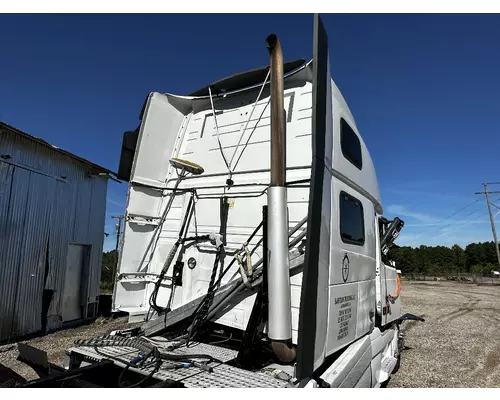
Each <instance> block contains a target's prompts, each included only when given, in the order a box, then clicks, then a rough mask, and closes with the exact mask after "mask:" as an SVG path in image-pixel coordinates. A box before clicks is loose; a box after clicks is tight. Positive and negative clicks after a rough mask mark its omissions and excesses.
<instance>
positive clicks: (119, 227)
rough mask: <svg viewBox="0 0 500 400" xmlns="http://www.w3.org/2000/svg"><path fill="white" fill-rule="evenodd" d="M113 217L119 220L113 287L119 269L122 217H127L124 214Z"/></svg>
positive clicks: (116, 227) (116, 228)
mask: <svg viewBox="0 0 500 400" xmlns="http://www.w3.org/2000/svg"><path fill="white" fill-rule="evenodd" d="M111 218H114V219H116V220H118V222H117V224H116V226H115V231H116V248H115V260H114V261H115V262H114V263H113V287H114V285H115V279H116V271H117V269H118V249H119V247H120V235H121V231H122V219H123V218H125V217H124V216H123V215H115V216H112V217H111Z"/></svg>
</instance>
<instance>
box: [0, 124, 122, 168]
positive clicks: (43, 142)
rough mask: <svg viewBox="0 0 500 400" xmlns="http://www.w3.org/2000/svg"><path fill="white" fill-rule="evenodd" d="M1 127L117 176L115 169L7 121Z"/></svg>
mask: <svg viewBox="0 0 500 400" xmlns="http://www.w3.org/2000/svg"><path fill="white" fill-rule="evenodd" d="M1 128H3V129H6V130H8V131H10V132H13V133H16V134H18V135H20V136H23V137H25V138H27V139H30V140H32V141H34V142H36V143H39V144H41V145H43V146H46V147H48V148H50V149H52V150H54V151H56V152H58V153H60V154H63V155H66V156H68V157H71V158H73V159H74V160H77V161H80V162H81V163H84V164H87V165H89V166H91V167H93V168H95V169H96V170H98V171H99V172H105V173H108V174H111V175H114V176H115V177H116V176H117V174H116V172H114V171H111V170H109V169H107V168H104V167H102V166H100V165H98V164H95V163H93V162H92V161H89V160H87V159H85V158H83V157H80V156H77V155H76V154H74V153H71V152H69V151H67V150H64V149H61V148H60V147H57V146H54V145H52V144H50V143H49V142H47V141H45V140H43V139H41V138H38V137H36V136H33V135H30V134H29V133H26V132H24V131H22V130H20V129H18V128H16V127H14V126H12V125H9V124H7V123H5V122H2V121H0V129H1Z"/></svg>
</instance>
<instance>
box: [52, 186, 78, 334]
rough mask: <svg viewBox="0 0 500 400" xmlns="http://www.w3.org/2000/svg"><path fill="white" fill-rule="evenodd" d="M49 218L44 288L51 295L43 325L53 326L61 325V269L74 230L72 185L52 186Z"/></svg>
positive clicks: (63, 267)
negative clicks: (51, 208)
mask: <svg viewBox="0 0 500 400" xmlns="http://www.w3.org/2000/svg"><path fill="white" fill-rule="evenodd" d="M55 194H56V196H55V199H54V203H53V210H54V212H53V213H52V218H51V221H50V226H51V227H50V232H51V235H50V240H49V253H50V257H51V260H50V261H51V265H50V271H49V279H48V280H47V285H46V288H47V289H52V290H54V297H53V299H52V302H51V304H50V307H49V312H48V317H49V318H48V323H47V328H48V329H49V330H52V329H57V328H59V327H60V326H61V323H62V318H61V310H62V298H63V297H62V295H63V290H64V272H65V268H66V257H67V252H68V243H69V242H70V241H71V238H72V236H73V230H74V223H73V216H74V212H75V208H76V207H75V204H76V194H77V191H76V187H75V185H71V184H66V183H62V182H58V183H57V185H56V189H55Z"/></svg>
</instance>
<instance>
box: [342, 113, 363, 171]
mask: <svg viewBox="0 0 500 400" xmlns="http://www.w3.org/2000/svg"><path fill="white" fill-rule="evenodd" d="M340 146H341V147H342V154H343V155H344V157H345V158H347V159H348V160H349V161H350V162H351V163H352V164H353V165H354V166H356V168H358V169H361V168H363V158H362V157H361V143H360V141H359V137H358V135H357V134H356V132H354V131H353V129H352V128H351V127H350V126H349V124H348V123H347V122H346V120H345V119H344V118H341V120H340Z"/></svg>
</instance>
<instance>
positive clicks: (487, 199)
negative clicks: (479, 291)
mask: <svg viewBox="0 0 500 400" xmlns="http://www.w3.org/2000/svg"><path fill="white" fill-rule="evenodd" d="M495 183H496V182H495ZM492 184H493V183H492ZM483 186H484V192H478V193H476V194H484V195H485V196H486V204H487V205H488V213H489V214H490V222H491V231H492V232H493V241H494V242H495V250H496V252H497V260H498V268H499V269H500V250H499V249H498V240H497V231H496V229H495V217H494V216H493V213H492V211H491V206H492V205H493V206H495V207H496V208H498V209H500V207H498V206H497V205H496V204H493V203H492V202H491V201H490V197H489V195H490V194H492V193H499V192H488V184H487V183H483Z"/></svg>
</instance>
